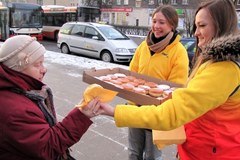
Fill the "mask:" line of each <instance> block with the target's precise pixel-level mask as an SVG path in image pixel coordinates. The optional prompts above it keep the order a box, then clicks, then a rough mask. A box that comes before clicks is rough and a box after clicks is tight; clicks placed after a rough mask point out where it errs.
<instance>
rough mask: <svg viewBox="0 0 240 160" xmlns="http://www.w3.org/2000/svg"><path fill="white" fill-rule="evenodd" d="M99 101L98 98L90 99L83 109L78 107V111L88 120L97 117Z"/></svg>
mask: <svg viewBox="0 0 240 160" xmlns="http://www.w3.org/2000/svg"><path fill="white" fill-rule="evenodd" d="M100 103H101V102H100V100H99V99H98V98H94V99H92V100H91V101H90V102H89V103H88V104H87V105H86V106H84V107H78V108H79V109H80V111H81V112H82V113H83V114H85V115H86V116H87V117H88V118H92V117H95V116H97V115H99V114H100V113H99V112H98V110H99V108H100Z"/></svg>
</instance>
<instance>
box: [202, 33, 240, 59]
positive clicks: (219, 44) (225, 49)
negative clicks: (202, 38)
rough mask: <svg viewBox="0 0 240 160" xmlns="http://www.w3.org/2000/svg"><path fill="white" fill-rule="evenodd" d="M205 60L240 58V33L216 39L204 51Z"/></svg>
mask: <svg viewBox="0 0 240 160" xmlns="http://www.w3.org/2000/svg"><path fill="white" fill-rule="evenodd" d="M203 57H204V59H205V60H213V61H214V62H217V61H225V60H233V61H238V62H239V60H240V34H236V35H230V36H224V37H221V38H217V39H214V40H213V41H212V42H211V43H210V44H209V45H207V46H206V48H205V49H204V51H203Z"/></svg>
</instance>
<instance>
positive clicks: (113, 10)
mask: <svg viewBox="0 0 240 160" xmlns="http://www.w3.org/2000/svg"><path fill="white" fill-rule="evenodd" d="M132 11H133V9H132V8H131V7H129V8H102V9H101V12H132Z"/></svg>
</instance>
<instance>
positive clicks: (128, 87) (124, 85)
mask: <svg viewBox="0 0 240 160" xmlns="http://www.w3.org/2000/svg"><path fill="white" fill-rule="evenodd" d="M122 87H123V89H125V90H129V91H131V90H133V88H134V86H133V85H132V84H129V83H124V84H122Z"/></svg>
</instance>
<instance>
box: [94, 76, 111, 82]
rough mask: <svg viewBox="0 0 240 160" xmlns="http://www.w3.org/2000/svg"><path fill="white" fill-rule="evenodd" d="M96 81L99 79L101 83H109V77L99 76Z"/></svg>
mask: <svg viewBox="0 0 240 160" xmlns="http://www.w3.org/2000/svg"><path fill="white" fill-rule="evenodd" d="M97 79H99V80H101V81H110V80H111V77H109V76H100V77H97Z"/></svg>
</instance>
